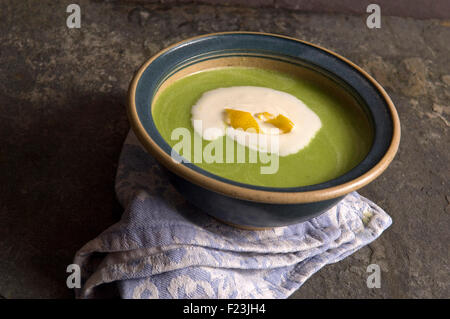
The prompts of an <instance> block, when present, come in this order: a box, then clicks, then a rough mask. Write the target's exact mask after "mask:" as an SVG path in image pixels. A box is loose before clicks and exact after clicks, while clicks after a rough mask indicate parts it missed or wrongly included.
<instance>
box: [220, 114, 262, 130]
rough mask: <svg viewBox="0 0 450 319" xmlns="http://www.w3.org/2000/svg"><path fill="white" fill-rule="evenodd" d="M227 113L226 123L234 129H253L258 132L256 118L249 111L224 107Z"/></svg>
mask: <svg viewBox="0 0 450 319" xmlns="http://www.w3.org/2000/svg"><path fill="white" fill-rule="evenodd" d="M225 111H226V112H227V115H228V124H230V125H231V126H232V127H233V128H235V129H239V128H240V129H243V130H244V131H247V130H253V131H254V132H255V133H259V131H260V129H259V125H258V122H256V119H255V118H254V117H253V115H252V114H251V113H250V112H245V111H239V110H233V109H228V108H227V109H225Z"/></svg>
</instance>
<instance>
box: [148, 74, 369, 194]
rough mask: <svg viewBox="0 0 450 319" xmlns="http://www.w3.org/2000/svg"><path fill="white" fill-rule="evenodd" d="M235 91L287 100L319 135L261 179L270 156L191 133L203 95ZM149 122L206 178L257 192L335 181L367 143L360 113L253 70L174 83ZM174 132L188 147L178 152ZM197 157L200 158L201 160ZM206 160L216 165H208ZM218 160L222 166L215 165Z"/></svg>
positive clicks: (319, 92) (320, 92)
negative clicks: (296, 103) (304, 110)
mask: <svg viewBox="0 0 450 319" xmlns="http://www.w3.org/2000/svg"><path fill="white" fill-rule="evenodd" d="M238 86H253V87H263V88H271V89H274V90H278V91H281V92H285V93H288V94H291V95H292V96H294V97H296V98H297V99H299V100H300V101H302V102H303V103H304V104H305V105H306V106H307V107H308V108H309V109H310V110H311V111H312V112H314V113H315V114H316V115H317V116H318V117H319V118H320V122H321V127H320V129H319V130H318V131H317V132H316V133H315V135H314V137H313V138H312V140H310V142H309V143H308V144H307V146H306V147H304V148H302V149H301V150H300V151H298V152H296V153H294V154H290V155H287V156H278V155H277V163H276V164H277V165H276V166H277V167H276V170H273V169H272V170H269V173H267V170H266V172H265V173H262V172H264V170H263V168H264V167H265V168H267V167H268V166H269V164H270V165H272V164H273V163H270V162H268V161H271V160H273V158H272V159H271V158H270V157H268V156H263V155H264V154H265V155H274V154H268V153H264V154H263V152H258V151H256V150H253V149H249V148H247V147H243V146H242V145H241V144H238V143H237V142H236V141H235V140H233V139H232V138H230V137H229V136H227V135H223V136H220V137H218V138H216V139H215V140H213V141H211V140H206V139H202V138H201V137H200V135H198V134H197V133H195V131H194V128H193V124H192V107H193V106H194V105H196V103H197V102H198V100H199V99H200V98H201V97H202V95H203V94H204V93H205V92H208V91H211V90H214V89H218V88H229V87H238ZM152 116H153V118H154V121H155V125H156V127H157V129H158V131H159V132H160V134H161V136H162V137H163V138H164V140H165V141H166V142H167V143H168V144H169V145H170V146H172V147H175V149H177V151H179V152H180V153H181V155H183V157H185V158H187V159H189V161H191V162H193V163H194V164H195V165H197V166H199V167H201V168H202V169H204V170H206V171H208V172H210V173H212V174H215V175H218V176H221V177H224V178H227V179H230V180H233V181H237V182H241V183H245V184H251V185H258V186H268V187H296V186H305V185H313V184H318V183H322V182H325V181H328V180H331V179H334V178H336V177H339V176H341V175H343V174H345V173H346V172H348V171H349V170H351V169H352V168H353V167H355V166H356V165H357V164H358V163H359V162H361V161H362V160H363V159H364V157H365V156H366V155H367V153H368V151H369V149H370V146H371V143H372V139H373V132H372V129H371V128H370V127H371V126H370V122H369V120H368V118H367V116H366V114H365V113H364V112H363V110H362V109H361V108H360V107H355V106H349V105H348V104H347V103H346V102H345V101H343V100H342V99H340V98H338V97H337V96H336V95H335V94H333V93H332V92H328V90H326V89H324V88H323V87H322V86H321V85H319V84H317V83H313V82H311V81H308V80H307V79H303V78H300V77H295V76H292V75H289V74H285V73H281V72H275V71H269V70H264V69H259V68H244V67H227V68H221V69H214V70H207V71H203V72H199V73H195V74H193V75H189V76H187V77H184V78H182V79H180V80H177V81H175V82H174V83H173V84H171V85H170V86H168V87H167V88H166V89H164V91H162V92H161V94H160V95H159V96H158V98H157V100H156V101H155V102H154V105H153V107H152ZM180 128H182V129H184V130H182V132H185V133H186V132H189V133H190V134H189V141H190V145H191V147H189V148H186V147H184V148H183V147H181V148H180V145H186V144H183V143H180V142H181V140H182V138H183V137H184V138H186V136H187V135H183V136H182V135H181V134H174V132H178V133H179V132H180V131H179V129H180ZM177 129H178V130H177ZM296 129H301V127H300V128H296ZM239 147H241V149H242V148H244V149H245V150H244V151H245V160H242V157H240V155H242V153H240V150H239ZM200 148H201V149H200ZM199 149H200V153H201V154H200V156H199V152H198V150H199ZM219 150H220V152H219ZM202 151H204V152H202ZM195 152H197V153H196V154H195ZM203 154H204V155H205V158H202V156H201V155H203ZM208 154H209V155H213V157H214V158H215V159H216V161H212V162H211V159H210V158H207V156H206V155H208ZM219 155H220V156H219ZM219 157H220V158H223V161H217V159H218V158H219ZM180 165H181V164H180ZM272 166H274V165H272Z"/></svg>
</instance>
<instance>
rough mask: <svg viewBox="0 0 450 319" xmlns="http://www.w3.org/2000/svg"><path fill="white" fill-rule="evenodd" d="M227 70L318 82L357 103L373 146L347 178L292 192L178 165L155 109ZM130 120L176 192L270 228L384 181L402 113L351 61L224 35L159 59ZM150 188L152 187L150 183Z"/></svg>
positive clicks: (225, 217)
mask: <svg viewBox="0 0 450 319" xmlns="http://www.w3.org/2000/svg"><path fill="white" fill-rule="evenodd" d="M227 66H248V67H259V68H265V69H271V70H277V71H282V72H288V73H291V74H295V75H296V76H301V77H306V78H307V79H308V80H310V81H314V82H316V83H318V84H320V85H322V86H324V87H325V88H326V89H327V90H331V91H333V92H334V93H333V94H336V96H338V95H339V96H340V98H346V99H348V101H349V103H356V104H358V105H359V107H361V108H362V109H363V110H364V112H366V114H367V115H368V117H369V118H370V122H371V125H372V126H373V127H372V129H373V135H374V138H373V144H372V146H371V149H370V151H369V153H368V154H367V156H366V157H365V158H364V160H363V161H362V162H360V163H359V164H358V165H357V166H356V167H354V168H353V169H352V170H350V171H349V172H347V173H346V174H344V175H342V176H339V177H337V178H334V179H332V180H329V181H326V182H324V183H320V184H315V185H309V186H302V187H289V188H275V187H262V186H254V185H248V184H243V183H239V182H235V181H231V180H228V179H225V178H222V177H220V176H217V175H214V174H211V173H209V172H207V171H205V170H203V169H201V168H200V167H198V166H196V165H194V164H192V163H180V164H177V163H175V162H174V161H173V160H172V158H171V147H170V146H169V144H168V143H167V142H166V141H165V140H164V139H163V138H162V137H161V135H160V134H159V132H158V130H157V128H156V126H155V123H154V121H153V118H152V112H151V108H152V106H153V104H154V101H155V100H156V99H157V98H158V95H159V94H160V92H161V91H162V90H164V89H165V88H166V87H167V86H169V85H170V84H171V83H173V82H174V81H176V80H178V79H180V78H182V77H185V76H187V75H189V74H192V73H195V72H199V71H202V70H208V69H212V68H219V67H227ZM128 115H129V120H130V123H131V126H132V129H133V130H134V132H135V134H136V135H137V137H138V138H139V140H140V141H141V143H142V145H143V146H144V147H145V148H146V149H147V150H148V152H149V153H150V154H151V155H152V156H154V157H155V158H156V159H157V160H158V162H159V163H160V164H162V165H163V166H164V167H166V168H167V171H168V172H169V176H170V180H171V182H172V183H173V185H174V186H175V187H176V188H177V189H178V191H179V192H180V193H181V194H182V195H183V196H184V197H185V198H186V199H187V200H188V201H190V202H191V203H193V204H194V205H196V206H198V207H199V208H200V209H201V210H203V211H204V212H205V213H207V214H209V215H211V216H213V217H215V218H217V219H219V220H221V221H223V222H226V223H228V224H231V225H234V226H237V227H242V228H251V229H255V228H256V229H258V228H267V227H277V226H284V225H289V224H294V223H299V222H303V221H306V220H309V219H311V218H314V217H316V216H318V215H320V214H322V213H324V212H325V211H327V210H328V209H330V208H331V207H333V206H334V205H336V204H337V203H338V202H339V201H340V200H342V199H343V198H344V197H345V195H346V194H348V193H350V192H352V191H355V190H357V189H359V188H361V187H363V186H365V185H367V184H368V183H370V182H371V181H373V180H374V179H375V178H376V177H378V176H379V175H380V174H381V173H382V172H383V171H384V170H385V169H386V168H387V167H388V165H389V164H390V162H391V161H392V159H393V158H394V156H395V153H396V152H397V149H398V145H399V141H400V123H399V118H398V115H397V111H396V109H395V107H394V105H393V103H392V101H391V99H390V98H389V96H388V95H387V94H386V92H385V91H384V89H383V88H382V87H381V86H380V85H379V84H378V83H377V82H376V81H375V80H374V79H373V78H372V77H371V76H369V75H368V74H367V73H366V72H365V71H364V70H362V69H361V68H359V67H358V66H356V65H355V64H354V63H352V62H350V61H349V60H347V59H345V58H343V57H341V56H339V55H338V54H336V53H334V52H331V51H330V50H327V49H324V48H321V47H319V46H317V45H313V44H311V43H308V42H305V41H301V40H297V39H293V38H289V37H284V36H279V35H274V34H265V33H254V32H226V33H216V34H207V35H203V36H199V37H195V38H192V39H187V40H185V41H182V42H180V43H177V44H174V45H172V46H170V47H168V48H166V49H165V50H163V51H161V52H159V53H158V54H156V55H155V56H154V57H152V58H151V59H150V60H148V61H147V62H145V63H144V64H143V65H142V67H141V68H140V69H139V71H138V72H137V73H136V74H135V76H134V78H133V80H132V82H131V84H130V88H129V105H128ZM149 183H151V181H149Z"/></svg>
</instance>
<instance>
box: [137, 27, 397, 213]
mask: <svg viewBox="0 0 450 319" xmlns="http://www.w3.org/2000/svg"><path fill="white" fill-rule="evenodd" d="M220 34H261V35H271V36H276V37H280V38H286V39H290V40H294V41H297V42H301V43H306V44H308V45H311V46H314V47H317V48H319V49H322V50H324V51H326V52H328V53H330V54H333V55H334V56H336V57H337V58H339V59H341V60H343V61H345V62H346V63H348V64H349V65H350V66H352V67H354V68H355V69H356V70H358V71H359V72H360V73H361V74H362V75H364V76H365V77H366V78H367V79H368V80H369V81H370V82H371V83H373V84H374V86H375V87H376V88H377V89H378V90H379V92H380V93H381V95H382V96H383V98H384V99H385V101H386V103H387V105H388V107H389V110H390V113H391V117H392V121H393V136H392V140H391V144H390V146H389V148H388V150H387V152H386V154H385V155H384V157H383V158H382V159H381V160H380V161H379V162H378V163H377V165H375V166H374V167H373V168H372V169H370V170H369V171H367V172H366V173H365V174H363V175H361V176H359V177H358V178H356V179H354V180H352V181H349V182H347V183H345V184H341V185H338V186H334V187H330V188H326V189H321V190H315V191H308V192H271V191H263V190H255V189H249V188H245V187H241V186H236V185H232V184H228V183H225V182H222V181H218V180H216V179H213V178H210V177H207V176H205V175H203V174H201V173H198V172H196V171H194V170H192V169H190V168H188V167H186V166H184V165H180V164H176V163H174V162H173V161H172V159H171V157H170V156H169V155H168V154H166V153H165V152H164V151H163V150H162V149H161V148H160V147H159V146H158V145H157V144H156V143H155V142H154V141H153V140H152V139H151V137H150V136H149V135H148V134H147V132H146V131H145V129H144V127H143V126H142V124H141V123H140V121H139V118H138V115H137V111H136V105H135V102H134V100H135V99H134V96H135V93H136V86H137V83H138V81H139V79H140V77H141V76H142V73H143V72H144V70H145V69H146V68H147V66H148V65H149V64H150V63H151V62H152V61H153V60H155V59H156V58H157V57H158V56H160V55H161V54H163V53H164V52H166V51H167V50H170V49H171V48H172V47H175V46H177V45H179V43H177V44H174V45H172V46H170V47H168V48H166V49H165V50H163V51H161V52H160V53H158V54H157V55H155V56H154V57H152V58H151V59H150V60H148V61H147V62H146V63H144V65H143V66H142V67H141V68H140V69H139V71H138V72H137V74H136V75H135V76H134V78H133V81H132V82H131V84H130V88H129V104H128V116H129V119H130V122H131V125H132V128H133V130H134V132H135V133H136V135H137V137H138V138H139V140H140V141H141V143H142V144H143V145H144V147H145V148H146V149H147V150H148V151H149V152H150V153H151V154H152V155H153V156H154V157H155V158H156V159H157V160H158V161H159V162H160V163H161V164H163V165H164V166H165V167H166V168H167V169H169V170H170V171H172V172H174V173H175V174H177V175H179V176H181V177H183V178H185V179H187V180H189V181H190V182H192V183H194V184H197V185H199V186H202V187H204V188H207V189H209V190H212V191H215V192H217V193H221V194H224V195H227V196H231V197H235V198H239V199H243V200H249V201H256V202H263V203H277V204H295V203H309V202H316V201H321V200H326V199H331V198H336V197H339V196H343V195H345V194H348V193H349V192H351V191H354V190H357V189H359V188H361V187H363V186H365V185H367V184H368V183H370V182H371V181H372V180H374V179H375V178H376V177H378V176H379V175H380V174H381V173H382V172H383V171H384V170H385V169H386V168H387V166H388V165H389V164H390V162H391V161H392V160H393V158H394V156H395V154H396V152H397V149H398V145H399V142H400V122H399V118H398V114H397V111H396V109H395V107H394V104H393V103H392V101H391V99H390V98H389V96H388V95H387V93H386V92H385V91H384V89H383V88H382V87H381V85H380V84H378V82H376V81H375V80H374V79H373V78H372V77H371V76H370V75H368V74H367V73H366V72H365V71H364V70H362V69H361V68H359V67H358V66H357V65H355V64H354V63H352V62H350V61H349V60H347V59H345V58H343V57H341V56H339V55H338V54H336V53H334V52H331V51H329V50H327V49H324V48H321V47H319V46H316V45H313V44H311V43H308V42H304V41H301V40H297V39H294V38H289V37H284V36H279V35H273V34H267V33H258V32H225V33H215V34H214V35H220ZM210 35H211V34H208V35H203V36H199V37H195V38H191V39H187V40H185V41H182V42H188V41H191V40H193V39H198V38H201V37H206V36H210ZM180 43H181V42H180Z"/></svg>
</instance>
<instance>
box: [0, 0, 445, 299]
mask: <svg viewBox="0 0 450 319" xmlns="http://www.w3.org/2000/svg"><path fill="white" fill-rule="evenodd" d="M77 3H78V4H79V5H80V6H81V9H82V25H81V28H80V29H68V28H67V27H66V17H67V15H68V14H67V13H66V5H67V3H65V2H64V1H61V2H55V1H50V0H45V1H15V0H6V1H1V2H0V30H1V32H0V295H3V296H4V297H6V298H28V297H33V298H71V297H73V294H72V291H70V290H69V289H67V288H66V285H65V280H66V272H65V271H66V266H67V265H68V264H70V263H71V261H72V257H73V255H74V253H75V251H76V250H77V249H79V248H80V247H81V246H82V245H83V244H84V243H85V242H87V241H88V240H90V239H91V238H93V237H95V236H96V235H97V234H99V233H100V232H101V231H102V230H104V229H105V228H106V227H108V226H109V225H111V224H112V223H114V222H115V221H117V220H118V219H119V218H120V214H121V210H122V208H121V207H120V205H119V204H118V202H117V201H116V199H115V195H114V175H115V171H116V166H117V160H118V156H119V151H120V148H121V143H122V142H123V140H124V138H125V135H126V134H127V131H128V130H129V125H128V122H127V117H126V111H125V103H126V91H127V86H128V84H129V81H130V79H131V77H132V75H133V73H134V71H135V70H136V69H137V68H138V66H139V65H140V64H141V63H142V62H143V61H144V60H145V59H147V58H149V57H150V56H151V55H153V54H154V53H156V52H158V51H159V50H160V49H162V48H164V47H165V46H167V45H170V44H172V43H175V42H177V41H180V40H182V39H185V38H187V37H191V36H194V35H199V34H203V33H209V32H217V31H230V30H250V31H264V32H272V33H279V34H284V35H290V36H294V37H297V38H299V39H304V40H307V41H311V42H313V43H316V44H319V45H322V46H324V47H327V48H329V49H331V50H334V51H336V52H338V53H340V54H342V55H344V56H345V57H347V58H349V59H350V60H352V61H354V62H355V63H357V64H358V65H361V66H362V67H363V68H365V69H366V70H367V71H368V72H369V73H371V74H372V75H373V76H374V77H375V78H376V79H377V80H378V81H379V82H380V83H381V84H382V85H383V86H384V87H385V88H386V90H387V91H388V93H389V94H390V96H391V97H392V99H393V101H394V103H395V104H396V106H397V108H398V111H399V114H400V118H401V123H402V130H403V131H402V141H401V146H400V150H399V153H398V156H397V157H396V159H395V161H394V162H393V163H392V165H391V166H390V167H389V169H388V170H387V171H386V172H385V173H384V174H383V175H382V176H381V177H380V178H379V179H377V180H376V181H375V182H373V183H371V184H370V185H369V186H367V187H365V188H364V189H363V190H362V191H361V193H362V194H363V195H365V196H367V197H369V198H371V199H372V200H374V201H375V202H376V203H378V204H379V205H380V206H381V207H383V208H384V209H386V210H387V211H388V212H389V213H390V214H391V215H392V217H393V220H394V223H393V225H392V227H391V228H390V229H389V230H388V231H386V232H385V233H384V234H383V235H382V237H381V238H380V239H379V240H377V241H375V242H374V243H373V244H371V245H370V246H368V247H365V248H364V249H362V250H360V251H359V252H357V253H355V254H354V255H352V256H350V257H349V258H347V259H345V260H343V261H342V262H339V263H337V264H333V265H329V266H327V267H325V268H324V269H322V270H321V271H319V272H318V273H317V274H315V275H314V276H313V277H312V278H311V279H310V280H308V281H307V283H306V284H305V285H304V286H303V287H301V288H300V289H299V291H297V292H296V293H295V294H294V295H293V296H292V297H293V298H324V297H332V298H344V297H350V298H380V297H381V298H394V297H396V298H397V297H398V298H405V297H450V291H449V289H450V288H449V282H450V280H449V273H450V271H449V250H448V248H449V239H450V238H449V228H450V223H449V213H450V209H449V203H450V193H449V171H450V170H449V149H450V139H449V121H450V118H449V116H450V114H449V112H450V103H449V101H450V63H449V62H450V61H449V57H450V23H449V21H444V20H414V19H411V18H398V17H387V16H386V17H384V16H383V17H382V25H381V28H380V29H368V28H367V27H366V25H365V21H366V16H365V15H361V16H358V15H342V14H306V13H301V12H298V11H294V10H284V9H270V8H243V7H232V6H225V7H224V6H222V7H214V6H211V5H207V4H206V5H192V4H191V5H190V4H186V5H180V6H175V7H171V6H169V5H164V4H162V5H160V4H148V5H146V6H145V7H139V6H138V4H136V2H133V1H84V0H83V1H81V0H80V1H77ZM372 263H377V264H379V265H380V267H381V270H382V282H381V288H379V289H368V288H367V286H366V278H367V273H366V268H367V266H368V265H369V264H372Z"/></svg>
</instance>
